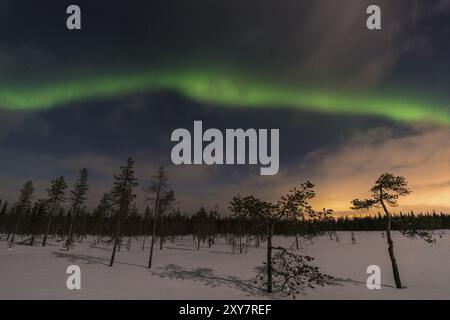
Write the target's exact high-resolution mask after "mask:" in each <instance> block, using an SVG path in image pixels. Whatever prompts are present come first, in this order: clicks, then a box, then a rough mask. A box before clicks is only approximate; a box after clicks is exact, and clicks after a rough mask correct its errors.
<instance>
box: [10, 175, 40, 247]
mask: <svg viewBox="0 0 450 320" xmlns="http://www.w3.org/2000/svg"><path fill="white" fill-rule="evenodd" d="M33 193H34V186H33V182H32V181H31V180H28V181H27V182H25V183H24V185H23V186H22V189H21V190H20V196H19V201H18V202H17V203H16V204H15V205H14V212H15V214H16V215H17V220H16V224H15V227H14V231H13V235H12V237H11V240H10V243H11V244H12V243H13V242H14V237H15V235H16V233H17V232H18V229H19V225H20V222H21V219H22V216H23V215H24V214H26V213H29V212H30V210H31V200H32V199H33Z"/></svg>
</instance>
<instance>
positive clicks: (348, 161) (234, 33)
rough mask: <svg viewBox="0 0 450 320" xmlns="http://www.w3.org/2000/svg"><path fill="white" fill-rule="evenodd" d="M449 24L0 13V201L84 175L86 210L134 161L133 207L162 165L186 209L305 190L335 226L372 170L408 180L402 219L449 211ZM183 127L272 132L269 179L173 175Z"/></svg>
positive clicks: (238, 171) (358, 3)
mask: <svg viewBox="0 0 450 320" xmlns="http://www.w3.org/2000/svg"><path fill="white" fill-rule="evenodd" d="M70 4H77V5H79V6H80V7H81V12H82V13H81V15H82V29H81V30H79V31H69V30H67V28H66V18H67V14H66V8H67V6H69V5H70ZM370 4H378V5H379V6H380V7H381V10H382V30H376V31H369V30H367V29H366V26H365V25H366V18H367V14H366V13H365V11H366V8H367V6H368V5H370ZM449 19H450V2H449V1H448V0H437V1H426V0H422V1H415V0H397V1H375V2H374V1H365V0H345V1H335V0H315V1H312V0H310V1H300V0H297V1H293V0H292V1H291V0H277V1H273V0H272V1H262V0H258V1H253V0H246V1H235V0H226V1H225V0H201V1H200V0H195V1H192V0H189V1H174V0H161V1H126V2H125V1H121V2H116V1H98V0H96V1H92V0H91V1H78V0H77V1H64V0H59V1H24V0H14V1H12V0H11V1H9V0H0V199H7V200H9V201H16V198H17V196H18V191H19V188H20V186H21V185H22V184H23V182H24V181H25V180H27V179H32V180H33V181H34V182H35V183H36V186H37V189H38V190H39V192H38V196H39V197H40V196H44V194H45V193H44V188H45V187H47V186H48V184H49V181H50V179H51V178H54V177H57V176H59V175H64V176H65V177H66V178H67V179H68V181H69V183H70V184H72V183H73V182H74V180H75V178H76V175H77V172H78V170H79V169H80V168H82V167H87V168H88V169H89V170H90V173H91V176H90V178H91V180H90V184H91V190H90V196H89V206H90V207H93V206H94V205H95V204H96V203H97V201H98V200H99V198H100V196H101V194H102V193H103V192H105V191H108V190H109V189H110V188H111V185H112V176H113V174H115V173H117V172H118V169H119V166H120V164H121V163H123V162H124V161H125V160H126V158H127V157H128V156H132V157H133V158H135V161H136V171H137V176H138V178H139V182H140V186H139V188H138V195H139V196H138V198H137V205H138V206H140V207H141V206H143V205H144V197H143V196H142V188H144V187H145V186H146V185H147V184H148V181H149V179H150V178H151V176H152V175H153V174H154V172H155V170H156V168H157V167H159V166H160V165H165V166H166V167H167V168H168V170H169V175H170V178H171V186H172V188H174V190H175V192H176V194H177V198H178V200H179V201H180V206H181V207H183V208H185V209H186V210H194V209H197V208H199V207H200V206H202V205H204V206H206V207H212V206H214V205H215V204H219V206H220V209H221V210H222V211H226V208H227V201H229V200H230V199H231V197H232V196H233V195H235V194H237V193H241V194H256V195H257V196H259V197H262V198H265V199H267V200H273V199H276V198H278V197H279V195H280V194H281V193H283V192H284V191H286V190H287V189H289V188H291V187H292V186H294V185H295V184H298V183H300V182H302V181H305V180H311V181H312V182H313V183H315V184H316V185H317V199H316V200H315V203H314V204H315V205H316V206H317V207H319V208H322V207H327V208H332V209H335V210H336V211H337V212H342V213H345V212H349V209H348V208H349V206H350V201H351V200H352V199H354V198H356V197H361V196H363V195H364V194H365V193H366V191H367V190H368V189H369V188H370V187H371V183H372V182H373V181H374V180H375V179H376V177H377V176H378V175H380V174H381V173H383V172H385V171H388V172H392V173H394V174H398V175H404V176H405V177H406V178H407V179H408V181H409V182H410V186H411V188H412V190H413V194H412V195H411V196H409V197H408V198H407V199H405V200H404V202H403V205H402V207H400V209H402V210H409V209H414V210H433V209H436V210H448V209H449V208H450V60H449V59H448V57H449V56H450V20H449ZM194 120H202V121H203V126H204V127H205V128H219V129H225V128H244V129H246V128H256V129H258V128H266V129H271V128H279V129H280V172H279V174H278V175H276V176H271V177H268V176H259V166H220V165H216V166H174V165H172V164H171V161H170V151H171V148H172V146H173V145H174V144H173V143H171V142H170V134H171V132H172V131H173V130H175V129H177V128H187V129H189V130H192V127H193V121H194Z"/></svg>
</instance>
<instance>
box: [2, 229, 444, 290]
mask: <svg viewBox="0 0 450 320" xmlns="http://www.w3.org/2000/svg"><path fill="white" fill-rule="evenodd" d="M355 236H356V241H357V243H356V244H352V242H351V236H350V233H349V232H339V233H338V237H339V242H338V241H336V240H335V239H330V238H329V237H328V236H322V237H318V238H315V239H314V240H313V241H312V242H309V241H305V240H304V241H302V243H303V247H304V248H303V251H302V253H307V254H309V255H311V256H313V257H315V258H316V260H315V261H314V262H315V264H316V265H318V266H319V268H320V270H321V271H322V272H324V273H327V274H329V275H332V276H334V277H336V278H337V279H338V280H337V281H336V284H335V285H327V286H325V287H318V288H314V289H308V290H307V291H305V292H304V293H303V294H301V295H299V296H298V297H297V299H449V298H450V276H449V269H450V232H443V235H442V238H439V237H437V243H436V244H428V243H426V242H424V241H423V240H411V239H408V238H405V237H403V236H402V235H400V234H398V233H394V241H395V250H396V256H397V262H398V264H399V268H400V275H401V278H402V281H403V284H404V286H406V287H407V288H405V289H401V290H398V289H395V288H393V284H394V280H393V277H392V271H391V266H390V261H389V257H388V253H387V246H386V239H383V238H382V235H381V232H355ZM93 240H94V239H92V238H88V239H87V240H85V241H84V243H83V244H79V243H77V244H76V247H75V248H74V249H72V250H70V251H66V250H64V249H62V243H61V242H55V241H50V245H49V246H47V247H46V248H42V247H41V246H34V247H29V246H22V245H17V244H16V245H14V246H13V248H11V249H8V248H7V247H8V246H7V242H6V241H5V240H2V241H0V299H273V298H275V299H279V298H282V297H280V296H279V295H276V294H274V295H267V294H266V293H264V291H263V290H260V289H258V288H256V287H255V286H254V284H253V283H252V282H250V281H249V279H250V278H252V277H253V276H255V275H256V273H257V272H258V267H259V266H261V264H262V261H264V257H265V243H263V244H262V246H261V247H260V248H258V249H255V248H250V249H249V251H248V253H246V254H233V253H232V250H231V248H230V247H229V246H226V245H225V244H224V241H223V239H222V240H221V241H219V243H216V244H215V245H214V246H213V247H212V248H208V247H207V245H206V244H203V245H202V246H201V248H200V251H197V250H196V244H195V243H194V242H192V238H191V237H184V239H177V241H176V242H175V243H174V244H172V243H170V242H167V243H166V244H165V248H164V249H163V250H162V251H160V250H159V248H158V247H155V256H154V267H153V268H152V269H151V270H149V269H147V268H146V267H145V266H146V264H147V261H148V255H149V248H148V246H147V247H146V248H145V250H142V248H141V246H142V243H141V242H140V241H139V240H133V242H132V245H131V250H130V251H127V250H126V247H125V246H123V247H122V250H121V251H120V252H118V253H117V256H116V264H115V265H114V266H113V267H108V266H107V264H108V262H109V257H110V250H111V248H108V247H106V246H103V245H96V246H94V245H93ZM149 242H150V241H148V240H147V244H149ZM293 242H294V239H293V238H285V237H276V238H275V239H274V245H283V246H286V247H290V246H291V245H292V244H293ZM73 264H75V265H78V266H79V267H80V268H81V290H68V289H67V288H66V280H67V277H68V276H69V275H67V274H66V268H67V267H68V266H69V265H73ZM369 265H378V266H380V268H381V272H382V274H381V281H382V284H383V285H382V288H381V290H369V289H367V287H366V279H367V277H368V276H369V275H367V274H366V268H367V267H368V266H369Z"/></svg>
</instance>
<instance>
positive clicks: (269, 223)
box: [229, 181, 331, 293]
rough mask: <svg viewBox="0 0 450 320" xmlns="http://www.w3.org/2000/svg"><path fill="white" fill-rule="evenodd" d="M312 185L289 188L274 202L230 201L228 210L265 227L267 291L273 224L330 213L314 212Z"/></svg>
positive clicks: (269, 278)
mask: <svg viewBox="0 0 450 320" xmlns="http://www.w3.org/2000/svg"><path fill="white" fill-rule="evenodd" d="M313 189H314V185H313V184H312V183H311V182H309V181H307V182H305V183H302V184H301V185H300V188H299V189H297V188H294V189H292V190H290V191H289V192H288V193H287V194H286V195H284V196H282V197H281V198H280V200H278V202H276V203H271V202H266V201H261V200H259V199H257V198H255V197H254V196H248V197H244V198H240V197H234V198H233V200H232V201H231V203H230V207H229V208H230V211H231V212H234V213H238V212H239V215H241V216H250V217H257V218H259V219H261V221H262V223H263V224H264V226H265V228H266V236H267V259H266V271H267V292H269V293H271V292H272V237H273V233H274V227H275V224H277V223H279V222H281V221H283V220H289V221H292V219H297V218H299V217H301V216H303V215H308V217H310V218H312V219H317V220H318V219H320V218H321V217H326V216H327V215H328V214H330V213H331V210H325V209H324V211H323V212H315V211H313V210H312V208H311V206H310V205H309V203H308V201H309V200H310V199H312V198H313V197H314V196H315V193H314V190H313Z"/></svg>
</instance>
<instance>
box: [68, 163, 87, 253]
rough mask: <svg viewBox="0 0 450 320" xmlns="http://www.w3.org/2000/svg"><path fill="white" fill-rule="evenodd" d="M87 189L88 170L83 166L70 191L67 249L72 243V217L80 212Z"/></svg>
mask: <svg viewBox="0 0 450 320" xmlns="http://www.w3.org/2000/svg"><path fill="white" fill-rule="evenodd" d="M88 189H89V185H88V170H87V169H86V168H83V169H81V170H80V175H79V178H78V180H77V182H76V183H75V185H74V188H73V190H72V191H71V192H70V201H71V215H70V222H69V231H68V235H67V240H66V244H65V247H66V249H67V250H69V249H70V247H71V245H72V244H73V238H72V231H73V220H74V217H75V216H76V215H77V214H78V213H79V212H80V210H81V208H82V206H83V205H84V203H85V202H86V193H87V191H88Z"/></svg>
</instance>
